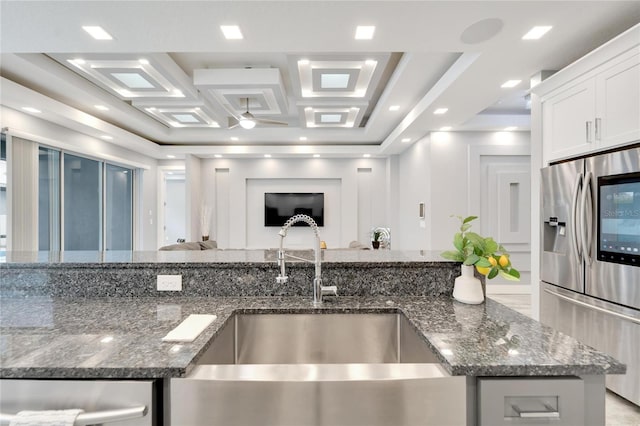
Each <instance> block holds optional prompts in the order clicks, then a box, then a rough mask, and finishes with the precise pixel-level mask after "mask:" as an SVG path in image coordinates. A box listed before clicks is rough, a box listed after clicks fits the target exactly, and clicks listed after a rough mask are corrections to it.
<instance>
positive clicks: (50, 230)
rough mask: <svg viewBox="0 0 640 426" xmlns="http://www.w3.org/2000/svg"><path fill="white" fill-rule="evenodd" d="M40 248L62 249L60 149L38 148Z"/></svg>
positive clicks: (45, 249)
mask: <svg viewBox="0 0 640 426" xmlns="http://www.w3.org/2000/svg"><path fill="white" fill-rule="evenodd" d="M38 250H42V251H59V250H60V151H56V150H53V149H49V148H44V147H40V148H39V150H38Z"/></svg>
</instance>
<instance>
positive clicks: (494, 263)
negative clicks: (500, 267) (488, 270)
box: [489, 256, 498, 266]
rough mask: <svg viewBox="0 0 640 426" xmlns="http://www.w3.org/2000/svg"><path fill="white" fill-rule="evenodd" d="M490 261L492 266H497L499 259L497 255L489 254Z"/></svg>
mask: <svg viewBox="0 0 640 426" xmlns="http://www.w3.org/2000/svg"><path fill="white" fill-rule="evenodd" d="M489 263H490V264H491V266H496V265H497V264H498V261H497V260H496V258H495V257H493V256H489Z"/></svg>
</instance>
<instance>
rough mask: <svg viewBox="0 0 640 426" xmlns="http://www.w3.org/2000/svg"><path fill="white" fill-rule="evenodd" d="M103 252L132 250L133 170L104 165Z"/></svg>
mask: <svg viewBox="0 0 640 426" xmlns="http://www.w3.org/2000/svg"><path fill="white" fill-rule="evenodd" d="M104 235H105V250H131V249H132V248H133V170H130V169H125V168H123V167H118V166H114V165H112V164H106V165H105V233H104Z"/></svg>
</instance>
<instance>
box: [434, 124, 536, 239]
mask: <svg viewBox="0 0 640 426" xmlns="http://www.w3.org/2000/svg"><path fill="white" fill-rule="evenodd" d="M478 146H497V147H503V153H504V155H509V154H510V149H511V148H513V147H525V148H527V149H528V147H529V146H530V142H529V133H527V132H434V133H432V134H431V141H430V157H429V164H430V169H431V171H430V176H431V202H430V205H429V206H428V212H429V213H430V215H429V220H430V222H431V224H430V226H431V230H432V235H431V247H432V248H433V249H434V250H441V249H448V248H449V247H450V245H451V242H452V238H453V234H454V233H455V232H456V230H457V228H458V227H459V223H458V221H457V220H456V219H453V218H451V215H452V214H453V215H461V216H465V215H470V214H474V215H478V214H479V213H480V212H479V211H478V209H477V208H476V207H475V206H473V205H472V202H471V199H472V197H471V195H472V194H471V193H470V191H471V186H472V185H471V183H472V181H473V180H476V181H477V180H479V179H480V176H470V175H469V173H470V170H471V169H479V166H480V165H479V164H471V162H470V157H471V156H470V149H471V148H472V147H478ZM473 161H477V158H474V159H473ZM484 190H485V189H481V191H484ZM480 195H481V196H482V194H480ZM481 223H482V217H481V218H480V219H479V222H477V223H476V225H474V227H476V228H477V229H479V227H478V225H480V224H481ZM480 227H481V225H480Z"/></svg>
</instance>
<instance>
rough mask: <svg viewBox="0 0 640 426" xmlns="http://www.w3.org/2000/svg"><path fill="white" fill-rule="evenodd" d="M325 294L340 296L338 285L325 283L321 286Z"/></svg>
mask: <svg viewBox="0 0 640 426" xmlns="http://www.w3.org/2000/svg"><path fill="white" fill-rule="evenodd" d="M320 292H321V294H322V295H323V296H338V287H336V286H335V285H323V286H321V287H320Z"/></svg>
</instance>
